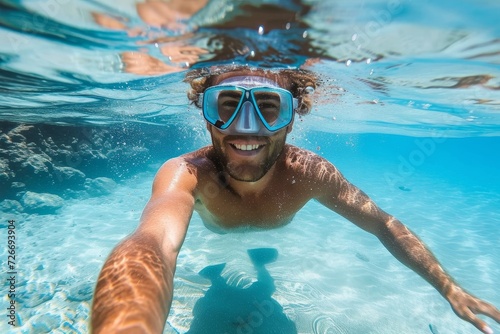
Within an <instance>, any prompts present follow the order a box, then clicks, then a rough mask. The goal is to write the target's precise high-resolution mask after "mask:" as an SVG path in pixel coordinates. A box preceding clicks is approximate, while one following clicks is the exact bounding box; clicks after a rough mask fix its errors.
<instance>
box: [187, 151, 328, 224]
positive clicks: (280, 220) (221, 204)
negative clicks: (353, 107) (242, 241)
mask: <svg viewBox="0 0 500 334" xmlns="http://www.w3.org/2000/svg"><path fill="white" fill-rule="evenodd" d="M210 153H211V152H210V148H204V149H201V150H198V151H195V152H193V153H190V154H189V155H187V156H186V157H185V160H186V161H187V162H188V163H189V164H190V165H191V166H192V169H193V170H192V171H193V173H196V175H197V180H198V184H197V187H196V193H195V207H194V209H195V211H197V212H198V214H199V215H200V217H201V218H202V220H203V222H204V224H205V226H206V227H207V228H209V229H210V230H212V231H214V232H217V233H227V232H240V231H247V230H260V229H272V228H277V227H281V226H283V225H286V224H288V223H289V222H290V221H291V220H292V219H293V217H294V215H295V213H296V212H297V211H298V210H300V208H302V207H303V206H304V205H305V204H306V203H307V201H309V200H310V199H311V198H313V197H314V196H315V191H316V189H317V188H318V187H317V185H315V184H314V183H315V176H314V174H315V173H316V174H317V173H318V171H319V169H318V163H324V162H325V160H323V159H322V158H320V157H318V156H317V155H314V154H312V153H310V152H308V151H305V150H301V149H298V148H296V147H293V146H289V145H287V146H286V147H285V150H284V152H283V154H282V155H281V156H280V158H278V161H277V162H276V168H275V171H274V174H273V175H272V178H270V179H269V183H268V184H267V186H266V188H265V189H266V190H265V191H263V192H262V193H260V194H259V193H255V194H253V193H251V192H250V193H248V194H240V193H237V192H235V191H234V190H233V189H232V188H231V186H229V185H228V182H227V181H226V177H227V176H226V175H225V173H223V172H222V171H219V170H218V169H217V168H216V164H215V163H214V162H213V161H211V159H210V156H211V154H210ZM332 168H333V166H332Z"/></svg>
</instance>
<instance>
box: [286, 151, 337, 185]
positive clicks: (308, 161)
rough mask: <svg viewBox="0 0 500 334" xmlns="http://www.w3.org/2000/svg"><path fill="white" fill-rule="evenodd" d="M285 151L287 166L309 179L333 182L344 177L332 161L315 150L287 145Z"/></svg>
mask: <svg viewBox="0 0 500 334" xmlns="http://www.w3.org/2000/svg"><path fill="white" fill-rule="evenodd" d="M285 153H286V155H285V159H286V166H287V168H288V169H291V170H292V171H293V173H294V174H298V175H299V176H301V177H302V178H304V179H306V180H308V181H315V182H321V183H324V182H327V183H331V182H337V181H339V180H340V179H342V178H343V176H342V174H341V173H340V172H339V170H338V169H337V168H336V167H335V166H334V165H333V164H332V163H331V162H330V161H328V160H326V159H325V158H323V157H321V156H319V155H317V154H316V153H314V152H311V151H308V150H305V149H303V148H300V147H296V146H293V145H287V146H286V151H285Z"/></svg>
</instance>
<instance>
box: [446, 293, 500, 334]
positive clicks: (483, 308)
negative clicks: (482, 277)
mask: <svg viewBox="0 0 500 334" xmlns="http://www.w3.org/2000/svg"><path fill="white" fill-rule="evenodd" d="M446 299H447V300H448V302H449V303H450V305H451V307H452V308H453V311H454V312H455V313H456V314H457V315H458V316H459V317H460V318H462V319H463V320H465V321H468V322H470V323H471V324H473V325H474V326H476V328H477V329H479V330H480V331H482V332H483V333H485V334H492V333H493V330H492V329H491V328H490V327H489V326H488V325H487V324H486V323H485V322H484V321H483V320H481V319H479V318H478V317H477V316H476V314H484V315H486V316H488V317H490V318H492V319H494V320H495V321H496V322H498V323H500V311H499V310H498V309H497V308H496V307H495V306H493V305H491V304H489V303H487V302H485V301H482V300H481V299H479V298H477V297H474V296H472V295H471V294H469V293H467V292H465V291H464V290H462V289H461V288H460V287H458V286H454V287H453V288H452V289H450V292H448V293H447V295H446Z"/></svg>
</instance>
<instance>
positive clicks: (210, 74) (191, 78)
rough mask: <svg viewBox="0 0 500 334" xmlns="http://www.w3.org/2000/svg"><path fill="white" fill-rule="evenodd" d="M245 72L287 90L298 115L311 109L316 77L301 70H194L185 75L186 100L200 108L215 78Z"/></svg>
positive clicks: (235, 67)
mask: <svg viewBox="0 0 500 334" xmlns="http://www.w3.org/2000/svg"><path fill="white" fill-rule="evenodd" d="M240 71H247V72H250V73H251V74H253V75H266V76H267V77H269V78H271V79H273V80H275V81H276V82H277V83H278V84H279V85H280V86H281V87H283V88H285V89H287V90H289V91H290V92H291V93H292V95H293V97H295V98H297V99H298V100H299V105H298V108H297V109H296V110H295V111H296V112H297V113H298V114H299V115H306V114H308V113H309V112H310V111H311V108H312V95H313V94H312V92H314V90H315V89H316V86H317V84H318V77H317V76H316V75H315V74H314V73H313V72H311V71H308V70H303V69H264V68H252V67H249V66H244V65H224V66H213V67H210V68H199V69H194V70H191V71H189V72H187V73H186V77H185V79H184V82H187V83H188V84H189V85H190V86H191V88H190V90H189V91H188V94H187V95H188V99H189V100H190V101H191V103H192V104H194V105H196V106H197V107H198V108H201V105H200V99H199V96H200V94H201V93H203V92H204V91H205V89H207V88H208V87H211V86H213V85H214V84H215V82H216V78H217V77H218V76H220V75H223V74H226V73H230V72H240Z"/></svg>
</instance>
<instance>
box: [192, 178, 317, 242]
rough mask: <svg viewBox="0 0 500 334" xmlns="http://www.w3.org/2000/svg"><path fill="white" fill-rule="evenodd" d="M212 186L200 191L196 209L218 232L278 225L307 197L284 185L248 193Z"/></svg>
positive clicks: (302, 204) (287, 221)
mask: <svg viewBox="0 0 500 334" xmlns="http://www.w3.org/2000/svg"><path fill="white" fill-rule="evenodd" d="M205 190H208V189H205ZM211 190H212V191H211V192H209V193H207V192H205V193H201V194H200V196H199V197H198V199H197V202H196V204H195V210H196V211H197V212H198V214H199V215H200V216H201V218H202V220H203V222H204V224H205V225H206V226H207V227H208V228H209V229H211V230H214V231H216V232H220V233H227V232H231V231H245V230H255V229H272V228H277V227H281V226H283V225H286V224H288V223H289V222H290V221H291V220H292V218H293V216H294V215H295V213H296V212H297V211H298V210H300V208H302V206H304V204H305V203H306V202H307V200H308V198H307V196H304V195H302V194H301V193H300V191H297V192H294V189H290V187H283V186H281V187H275V188H272V189H270V190H268V191H266V192H263V193H261V194H259V195H255V196H247V197H244V196H239V195H237V194H234V193H233V192H231V190H230V189H227V188H224V187H220V186H217V187H215V186H213V188H212V189H211Z"/></svg>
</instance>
